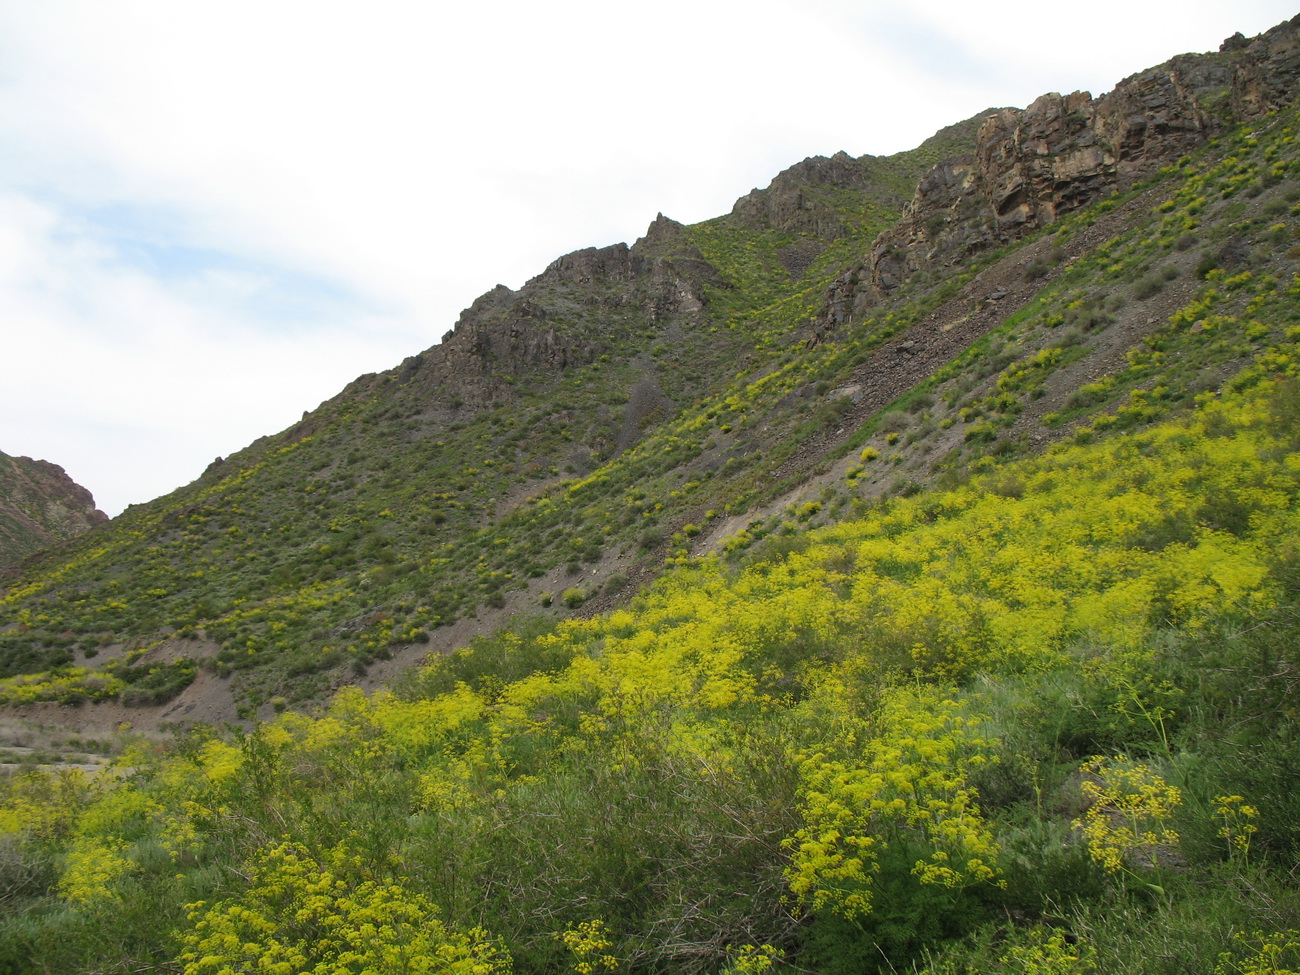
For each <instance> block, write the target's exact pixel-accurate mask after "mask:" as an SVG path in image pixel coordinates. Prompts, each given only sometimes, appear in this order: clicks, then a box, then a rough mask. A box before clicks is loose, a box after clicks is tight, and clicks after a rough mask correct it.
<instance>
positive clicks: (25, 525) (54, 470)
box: [0, 453, 108, 566]
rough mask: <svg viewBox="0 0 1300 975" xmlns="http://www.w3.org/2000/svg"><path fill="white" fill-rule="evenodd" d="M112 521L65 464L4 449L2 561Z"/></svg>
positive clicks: (0, 465) (0, 473)
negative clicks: (7, 451)
mask: <svg viewBox="0 0 1300 975" xmlns="http://www.w3.org/2000/svg"><path fill="white" fill-rule="evenodd" d="M106 521H108V516H107V515H106V514H104V512H102V511H100V510H98V509H97V508H96V507H95V499H94V498H93V497H92V496H91V493H90V492H89V491H87V490H86V489H85V488H84V487H82V486H81V485H80V484H78V483H76V482H75V481H74V480H72V478H70V477H68V475H67V472H65V471H64V469H63V468H62V467H59V466H58V465H57V464H51V463H50V462H49V461H44V460H32V459H31V458H30V457H10V456H9V455H8V454H4V453H0V566H4V565H11V564H13V563H15V562H18V561H20V560H21V559H23V558H24V557H26V556H28V555H30V554H31V553H32V552H35V551H37V550H38V549H41V548H45V547H46V546H47V545H52V544H54V543H55V542H58V541H61V540H62V539H65V538H71V537H73V536H74V535H79V534H81V533H82V532H84V531H87V530H89V529H91V528H93V527H94V526H95V525H98V524H102V523H103V522H106Z"/></svg>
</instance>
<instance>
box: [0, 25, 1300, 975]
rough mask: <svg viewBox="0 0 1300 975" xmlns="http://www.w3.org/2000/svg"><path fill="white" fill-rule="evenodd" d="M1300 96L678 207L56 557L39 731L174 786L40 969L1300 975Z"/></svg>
mask: <svg viewBox="0 0 1300 975" xmlns="http://www.w3.org/2000/svg"><path fill="white" fill-rule="evenodd" d="M1298 72H1300V19H1298V21H1297V22H1292V23H1290V24H1284V25H1281V26H1279V27H1278V28H1275V29H1274V30H1273V31H1270V32H1268V33H1267V34H1265V35H1261V36H1260V37H1259V38H1255V39H1252V40H1247V39H1245V38H1240V37H1238V38H1234V39H1230V40H1229V41H1228V42H1225V45H1224V48H1223V49H1222V50H1221V51H1220V52H1218V53H1216V54H1207V55H1181V56H1179V57H1176V58H1174V59H1173V60H1171V61H1170V62H1168V63H1167V64H1165V65H1162V66H1159V67H1157V68H1152V69H1149V70H1147V71H1143V72H1141V73H1139V74H1136V75H1133V76H1131V77H1130V78H1128V79H1125V80H1124V81H1122V82H1121V83H1120V84H1119V85H1117V86H1116V88H1115V90H1114V91H1112V92H1110V93H1108V94H1106V95H1104V96H1102V97H1100V98H1097V99H1093V98H1091V97H1090V96H1088V95H1086V94H1082V93H1075V94H1072V95H1068V96H1064V97H1063V96H1060V95H1045V96H1043V97H1042V98H1040V99H1038V100H1037V101H1035V102H1034V103H1033V104H1032V105H1030V106H1029V107H1028V108H1026V109H1023V110H1020V109H996V110H990V112H988V113H986V114H984V115H983V116H981V117H979V118H977V119H972V120H969V121H967V122H964V123H960V124H958V125H954V126H953V127H951V128H949V129H945V130H943V131H942V132H940V133H938V134H937V135H936V136H935V137H934V138H933V139H931V140H929V141H928V142H927V143H925V144H924V145H922V146H921V147H919V148H918V149H916V150H913V151H911V152H908V153H903V154H900V155H898V156H893V157H888V158H873V157H863V158H861V159H853V158H851V157H849V156H847V155H844V154H839V155H836V156H833V157H830V158H812V159H808V160H805V161H804V162H802V163H799V164H797V165H795V166H793V167H791V168H790V169H788V170H786V171H785V172H783V173H781V174H780V175H779V176H777V177H776V179H774V180H773V182H772V184H771V185H770V186H768V187H767V188H765V189H763V190H756V191H755V192H754V193H751V194H749V195H748V196H746V197H744V198H742V199H741V200H739V201H738V202H737V203H736V205H735V207H734V208H733V210H732V211H731V213H730V214H727V215H725V216H721V217H718V218H716V219H714V220H710V221H706V222H704V223H701V224H697V225H694V226H685V225H682V224H679V223H676V222H674V221H672V220H671V219H669V218H667V217H664V216H663V215H660V216H659V217H658V218H657V219H656V220H655V221H654V222H653V223H652V224H651V225H650V227H649V229H648V230H647V232H646V234H645V236H643V237H642V238H641V239H640V240H638V241H636V242H635V243H633V244H632V245H631V246H626V245H623V244H618V245H614V246H610V247H604V248H599V249H597V248H592V249H588V250H583V251H578V252H575V253H573V254H570V255H566V256H564V257H561V258H559V259H558V260H557V261H555V262H553V263H552V264H551V265H550V266H549V267H548V268H547V269H546V270H544V271H543V272H542V273H541V274H539V275H537V276H536V277H535V278H533V279H532V280H530V281H529V282H528V283H527V284H525V285H524V286H523V287H522V288H521V289H519V291H517V292H516V291H511V290H509V289H506V288H504V287H499V288H497V289H495V290H494V291H492V292H489V293H488V294H487V295H484V296H482V297H481V298H479V299H478V300H477V301H475V302H474V303H473V304H472V305H471V306H470V307H469V308H468V309H466V311H465V312H464V313H463V314H462V315H461V317H460V320H459V321H458V322H457V323H456V325H455V328H454V329H453V330H452V331H451V332H449V333H448V334H447V335H446V336H445V337H444V339H443V341H442V342H441V343H440V344H438V345H436V346H434V347H433V348H431V349H429V350H426V351H425V352H422V353H420V354H418V355H415V356H412V357H410V358H409V359H407V360H406V361H405V362H403V363H401V364H400V365H399V366H397V367H396V368H394V369H392V370H390V371H389V372H386V373H382V374H377V375H369V376H363V377H361V378H359V379H358V380H356V381H355V382H354V383H352V384H351V385H350V386H349V387H348V388H347V389H345V390H343V391H342V392H341V393H340V394H339V395H338V396H336V397H335V398H333V399H331V400H330V401H328V402H326V403H323V404H321V406H320V407H319V408H318V409H316V410H314V411H312V412H310V413H309V414H307V415H305V416H304V417H303V419H302V421H301V422H300V423H298V424H295V425H294V426H293V427H292V428H290V429H289V430H286V431H283V432H281V433H280V434H277V435H275V436H270V437H266V438H264V439H262V440H260V441H258V442H256V443H254V444H252V445H250V446H249V447H248V448H247V449H245V450H244V451H241V452H240V453H238V454H236V455H233V456H231V457H228V458H225V459H222V460H220V461H218V462H216V463H214V464H213V465H212V466H211V467H210V468H209V469H208V470H207V471H206V472H204V473H203V475H202V476H201V477H199V478H198V479H197V480H196V481H195V482H194V483H192V484H190V485H188V486H187V487H185V488H182V489H180V490H179V491H177V492H174V493H173V494H171V495H168V496H166V497H164V498H160V499H158V500H156V501H154V502H151V503H149V504H147V505H141V506H136V507H133V508H132V509H129V510H128V511H127V512H126V513H125V514H123V515H122V516H120V517H119V518H117V519H114V520H113V521H112V522H111V523H109V524H108V525H105V526H102V527H100V528H97V529H95V530H93V531H91V532H89V533H87V534H86V535H84V536H81V537H79V538H77V539H75V540H73V541H71V542H69V543H67V544H65V545H62V546H60V547H58V548H57V549H51V550H47V551H44V552H42V553H39V554H37V555H36V556H35V557H34V558H31V559H29V560H28V561H27V562H25V563H24V564H23V565H22V566H21V567H20V568H19V569H17V570H14V571H12V572H11V574H10V575H9V576H8V577H7V578H6V579H5V587H6V588H5V590H4V594H3V596H0V671H2V673H0V676H2V677H3V679H2V680H0V700H3V702H4V703H5V706H6V713H7V716H8V725H7V726H6V728H7V733H10V734H11V736H12V737H13V738H14V741H13V742H10V744H27V743H28V739H24V741H23V742H18V741H17V738H18V737H19V736H20V735H27V736H29V738H30V736H36V735H44V736H45V738H43V739H42V743H43V744H46V745H48V746H50V748H51V749H52V750H57V748H66V749H68V750H69V751H71V750H83V751H84V750H94V749H95V748H103V749H108V750H113V751H116V750H119V749H122V751H121V754H120V755H119V756H118V757H117V758H116V760H115V763H114V767H115V768H116V769H117V770H118V774H116V775H114V774H81V773H77V772H73V771H71V770H68V769H66V768H65V769H62V770H59V769H53V770H46V771H42V770H41V769H38V768H29V769H28V770H27V771H23V772H21V773H15V774H14V775H12V776H11V777H10V778H9V779H8V780H7V781H6V782H5V787H4V791H3V793H2V794H0V843H2V845H0V849H3V850H4V853H5V856H4V857H3V858H0V860H3V862H0V871H3V872H4V883H3V884H0V890H2V891H3V892H4V893H3V895H0V971H3V970H6V969H7V970H12V971H15V972H20V971H21V972H30V971H48V972H90V971H96V972H98V971H114V972H138V971H184V972H185V973H186V975H204V973H214V975H215V973H219V972H220V973H224V972H235V971H249V972H268V973H269V972H283V973H291V972H298V971H322V972H323V971H331V972H333V971H349V972H360V971H383V972H389V971H393V972H396V971H454V972H462V971H463V972H471V971H473V972H478V973H489V972H505V971H515V972H561V971H573V972H580V973H583V975H590V973H594V972H614V971H626V972H688V973H692V972H698V973H713V972H719V973H720V972H728V973H742V972H743V973H754V972H762V971H767V970H772V971H783V970H784V971H791V972H794V971H801V972H808V971H812V972H824V973H848V972H854V973H856V972H872V971H880V972H885V971H890V972H895V971H912V972H933V973H936V975H937V973H941V972H946V973H957V972H1011V971H1017V972H1018V971H1027V972H1058V973H1063V972H1088V971H1108V972H1134V973H1136V972H1144V973H1145V972H1168V973H1171V975H1172V973H1179V975H1181V973H1185V972H1188V971H1204V972H1215V973H1219V972H1223V973H1233V972H1236V973H1246V972H1265V971H1277V972H1282V971H1289V970H1295V969H1296V968H1297V967H1298V966H1300V934H1297V931H1300V892H1297V889H1296V887H1295V879H1294V865H1295V863H1296V858H1297V855H1300V833H1298V832H1297V826H1296V824H1297V823H1300V810H1298V809H1297V808H1296V800H1295V797H1296V796H1297V795H1300V781H1298V780H1297V777H1296V767H1297V765H1296V752H1295V746H1294V741H1295V737H1296V734H1297V715H1298V714H1300V712H1298V711H1297V707H1296V700H1295V687H1296V681H1295V675H1296V672H1297V666H1298V662H1297V660H1296V659H1295V658H1296V646H1297V641H1296V631H1295V624H1296V619H1297V617H1296V600H1297V578H1300V577H1298V576H1297V572H1296V564H1297V563H1296V560H1297V552H1296V545H1295V539H1296V538H1297V528H1300V522H1298V519H1300V503H1298V502H1300V492H1298V491H1297V488H1298V487H1300V485H1298V484H1297V478H1298V477H1300V464H1297V456H1298V454H1297V449H1296V448H1297V445H1300V425H1298V424H1300V396H1298V393H1297V391H1298V389H1300V385H1298V384H1300V348H1298V347H1297V343H1298V342H1300V182H1298V180H1297V177H1300V144H1298V143H1297V135H1298V134H1300V117H1298V114H1297V113H1298V112H1300V107H1298V106H1297V105H1296V104H1295V102H1294V97H1295V94H1296V88H1297V73H1298ZM419 661H423V662H424V664H425V665H424V666H423V667H420V668H416V669H407V668H408V665H410V664H412V663H416V662H419ZM349 685H352V686H349ZM381 686H382V687H384V688H385V689H383V690H380V689H379V688H380V687H381ZM236 717H237V718H238V719H239V720H238V721H237V722H235V721H234V719H235V718H236ZM37 723H44V724H46V725H51V726H55V727H61V728H64V729H69V730H68V731H65V732H62V733H60V732H54V731H50V730H48V728H47V729H46V730H44V731H41V730H39V729H37V728H36V725H37ZM130 726H134V727H135V728H137V729H148V730H157V729H160V728H167V729H171V730H173V731H175V736H174V738H172V739H171V740H166V739H165V738H164V737H162V736H161V735H157V734H155V735H148V736H139V737H131V736H126V737H121V736H119V737H118V738H116V739H112V740H110V739H109V738H108V737H107V736H104V735H100V734H92V735H87V734H85V732H86V731H100V732H102V731H107V730H108V729H112V728H129V727H130ZM218 728H221V729H222V730H217V729H218ZM15 729H16V730H15ZM74 730H75V734H74V733H73V731H74ZM32 740H34V739H32ZM11 757H12V758H13V759H14V761H15V764H23V762H22V759H23V755H22V754H19V753H17V752H15V754H13V755H12V756H11ZM46 757H47V758H48V757H50V756H49V755H47V756H46ZM25 764H26V765H28V766H31V765H34V764H36V763H35V762H33V761H27V762H26V763H25Z"/></svg>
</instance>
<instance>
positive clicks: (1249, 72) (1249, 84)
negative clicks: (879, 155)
mask: <svg viewBox="0 0 1300 975" xmlns="http://www.w3.org/2000/svg"><path fill="white" fill-rule="evenodd" d="M1298 76H1300V18H1296V19H1295V20H1292V21H1290V22H1288V23H1285V24H1280V25H1279V26H1277V27H1275V28H1273V29H1272V30H1270V31H1268V32H1267V33H1265V34H1261V35H1260V36H1259V37H1256V38H1254V39H1253V40H1250V41H1247V40H1246V39H1245V38H1243V37H1241V35H1236V36H1235V37H1232V38H1229V39H1228V40H1227V41H1225V42H1224V44H1223V46H1222V47H1221V49H1220V50H1219V52H1218V53H1216V54H1204V55H1181V56H1179V57H1177V58H1174V59H1172V60H1170V61H1169V62H1167V63H1165V64H1163V65H1160V66H1159V67H1156V68H1151V69H1149V70H1147V71H1143V72H1141V73H1139V74H1135V75H1132V76H1131V77H1129V78H1126V79H1124V80H1123V81H1122V82H1120V83H1119V84H1118V85H1117V86H1116V87H1115V89H1114V90H1113V91H1111V92H1108V93H1107V94H1105V95H1103V96H1101V97H1100V98H1093V97H1092V95H1090V94H1089V93H1088V92H1074V93H1073V94H1070V95H1060V94H1056V93H1052V94H1047V95H1043V96H1042V97H1041V98H1039V99H1038V100H1036V101H1035V102H1034V103H1033V104H1032V105H1030V106H1029V107H1028V108H1025V109H1012V108H1005V109H1000V110H998V111H996V112H993V113H991V114H990V115H988V116H987V117H985V119H984V120H983V122H982V123H981V125H980V128H979V133H978V136H977V144H976V149H975V151H974V153H973V154H971V155H970V156H968V157H964V158H955V159H951V160H947V161H944V162H941V163H939V164H938V165H937V166H935V168H934V169H932V170H931V171H930V172H929V173H928V174H926V176H925V177H924V178H922V180H921V181H920V183H919V185H918V186H917V189H916V193H915V195H914V196H913V198H912V201H911V203H909V204H908V206H907V208H906V210H905V213H904V217H903V220H902V221H900V222H899V223H898V224H897V225H896V226H895V227H893V228H891V229H890V230H888V231H887V232H885V233H884V234H882V235H881V236H880V237H879V238H878V239H877V240H876V242H875V245H874V246H873V248H872V252H871V254H870V255H869V257H868V259H867V260H866V261H865V262H864V263H863V265H862V266H860V267H857V268H854V269H853V270H851V271H850V272H847V273H846V274H845V275H844V276H842V278H841V280H840V281H839V282H837V285H838V287H837V289H835V290H834V291H833V293H832V296H831V300H830V302H829V303H828V306H827V314H826V317H827V319H828V323H829V324H835V323H836V322H837V320H839V319H842V317H843V316H844V315H846V314H849V313H851V312H850V310H851V309H852V308H853V307H854V305H855V303H856V304H857V305H860V304H861V303H862V301H863V300H864V296H863V295H860V294H858V292H859V291H863V290H867V289H869V291H870V292H871V295H870V296H868V297H879V296H881V295H883V294H886V293H888V292H890V291H892V290H893V289H894V288H896V287H898V286H899V285H900V284H901V283H903V282H904V281H906V280H908V279H910V278H911V277H912V276H914V275H915V274H917V273H918V272H920V271H922V270H926V269H931V268H935V267H941V266H952V265H955V264H960V263H962V262H963V260H964V259H965V258H966V257H967V256H969V255H970V254H972V253H975V252H978V251H981V250H985V249H987V248H989V247H995V246H1000V245H1002V244H1006V243H1009V242H1011V241H1012V240H1015V239H1017V238H1019V237H1021V236H1023V235H1024V234H1026V233H1028V232H1029V231H1031V230H1034V229H1036V228H1038V227H1042V226H1044V225H1046V224H1050V223H1052V222H1053V221H1055V220H1056V219H1057V218H1058V217H1059V216H1061V215H1062V214H1065V213H1069V212H1070V211H1072V210H1077V209H1079V208H1080V207H1084V206H1087V205H1089V204H1091V203H1094V202H1096V201H1097V200H1098V199H1100V198H1101V197H1103V196H1105V195H1107V194H1109V193H1111V192H1113V191H1115V190H1117V189H1122V188H1124V187H1126V186H1129V185H1131V184H1132V183H1134V182H1135V181H1137V180H1139V179H1141V178H1142V177H1144V176H1146V175H1148V174H1150V173H1152V172H1154V171H1155V170H1157V169H1159V168H1160V167H1162V166H1165V165H1168V164H1170V163H1172V162H1174V161H1176V160H1177V159H1179V158H1180V157H1181V156H1183V155H1185V154H1187V153H1189V152H1192V151H1194V150H1195V149H1197V148H1198V147H1200V146H1202V145H1203V144H1205V142H1207V141H1208V140H1209V139H1210V138H1212V137H1213V136H1214V135H1215V134H1216V133H1217V132H1219V131H1220V130H1222V129H1223V128H1224V127H1225V126H1226V125H1232V124H1236V123H1239V122H1244V121H1249V120H1251V119H1253V118H1257V117H1259V116H1261V115H1263V114H1266V113H1267V112H1270V111H1273V110H1275V109H1276V108H1278V107H1279V106H1280V105H1283V104H1286V103H1287V102H1289V101H1290V97H1291V96H1290V94H1289V93H1290V92H1293V91H1294V85H1295V83H1296V79H1297V77H1298Z"/></svg>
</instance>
